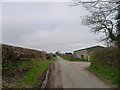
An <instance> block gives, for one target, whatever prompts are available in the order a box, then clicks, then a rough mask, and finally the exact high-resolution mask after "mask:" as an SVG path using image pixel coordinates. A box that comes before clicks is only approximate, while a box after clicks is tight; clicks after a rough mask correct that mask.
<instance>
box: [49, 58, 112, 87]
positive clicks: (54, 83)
mask: <svg viewBox="0 0 120 90" xmlns="http://www.w3.org/2000/svg"><path fill="white" fill-rule="evenodd" d="M89 65H90V62H73V61H72V62H71V61H67V60H64V59H62V58H61V57H59V56H58V57H57V61H56V62H55V63H54V65H53V66H52V68H53V69H52V73H51V77H50V88H111V87H110V86H109V85H107V84H106V83H105V82H104V81H102V80H101V79H99V78H98V77H97V76H95V75H94V74H93V73H91V72H90V71H89V70H87V68H88V67H89Z"/></svg>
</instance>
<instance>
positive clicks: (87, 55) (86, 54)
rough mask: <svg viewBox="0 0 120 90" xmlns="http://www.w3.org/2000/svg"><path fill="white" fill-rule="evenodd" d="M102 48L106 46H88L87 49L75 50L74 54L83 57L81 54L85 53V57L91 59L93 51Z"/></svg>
mask: <svg viewBox="0 0 120 90" xmlns="http://www.w3.org/2000/svg"><path fill="white" fill-rule="evenodd" d="M100 49H104V47H99V46H96V47H91V48H86V49H82V50H78V51H74V52H73V55H74V56H76V57H78V58H82V57H81V56H82V55H83V58H84V59H86V60H90V59H89V55H90V53H91V52H93V51H95V50H100Z"/></svg>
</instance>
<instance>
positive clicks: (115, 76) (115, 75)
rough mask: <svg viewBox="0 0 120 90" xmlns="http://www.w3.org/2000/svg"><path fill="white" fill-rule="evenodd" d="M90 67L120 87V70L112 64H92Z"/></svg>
mask: <svg viewBox="0 0 120 90" xmlns="http://www.w3.org/2000/svg"><path fill="white" fill-rule="evenodd" d="M89 69H90V70H91V71H92V72H94V73H96V74H97V75H98V76H100V77H103V78H104V79H106V80H108V81H109V82H110V83H111V84H113V85H115V86H117V87H119V88H120V77H119V75H120V73H119V72H118V71H119V70H118V69H116V68H113V67H110V66H100V65H93V64H92V65H90V67H89Z"/></svg>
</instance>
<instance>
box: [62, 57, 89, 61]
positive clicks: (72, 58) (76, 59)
mask: <svg viewBox="0 0 120 90" xmlns="http://www.w3.org/2000/svg"><path fill="white" fill-rule="evenodd" d="M60 57H61V58H63V59H65V60H68V61H78V62H80V61H82V62H88V61H87V60H85V59H79V58H74V57H67V56H60Z"/></svg>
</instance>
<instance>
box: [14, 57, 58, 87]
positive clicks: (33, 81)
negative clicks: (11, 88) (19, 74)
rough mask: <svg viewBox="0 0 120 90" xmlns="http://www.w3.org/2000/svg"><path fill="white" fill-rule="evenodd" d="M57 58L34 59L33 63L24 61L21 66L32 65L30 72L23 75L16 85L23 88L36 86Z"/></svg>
mask: <svg viewBox="0 0 120 90" xmlns="http://www.w3.org/2000/svg"><path fill="white" fill-rule="evenodd" d="M55 60H56V58H55V57H54V58H52V59H49V60H45V61H41V60H39V59H33V60H32V62H31V63H23V64H21V65H20V66H19V67H20V68H25V67H31V68H30V70H29V71H28V72H26V73H25V74H24V75H23V78H21V79H20V80H19V82H18V83H17V84H16V87H20V88H21V87H22V88H34V87H36V86H37V85H38V83H39V82H40V78H41V76H42V75H43V73H44V72H45V71H46V70H47V68H48V66H49V64H50V63H51V62H53V61H55Z"/></svg>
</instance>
